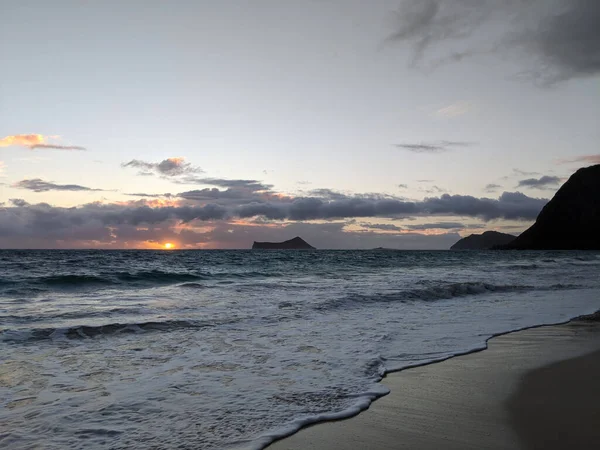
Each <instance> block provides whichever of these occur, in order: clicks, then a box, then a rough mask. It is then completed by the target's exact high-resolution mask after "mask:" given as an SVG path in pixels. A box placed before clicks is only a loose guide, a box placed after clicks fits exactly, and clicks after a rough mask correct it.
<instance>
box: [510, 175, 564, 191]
mask: <svg viewBox="0 0 600 450" xmlns="http://www.w3.org/2000/svg"><path fill="white" fill-rule="evenodd" d="M560 182H561V179H560V178H559V177H552V176H548V175H544V176H543V177H540V178H527V179H525V180H521V181H519V184H518V186H517V187H527V188H534V189H546V188H548V187H549V186H556V185H558V184H560Z"/></svg>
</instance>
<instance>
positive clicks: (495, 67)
mask: <svg viewBox="0 0 600 450" xmlns="http://www.w3.org/2000/svg"><path fill="white" fill-rule="evenodd" d="M0 15H1V16H2V18H3V19H2V27H0V61H2V64H1V65H0V248H164V246H165V244H166V243H172V244H174V247H175V248H249V247H250V246H251V245H252V242H253V241H255V240H256V241H264V240H267V241H280V240H285V239H290V238H292V237H295V236H297V235H299V236H301V237H303V238H304V239H305V240H307V241H308V242H309V243H311V244H312V245H314V246H316V247H318V248H373V247H390V248H400V249H445V248H448V247H450V246H451V245H452V244H453V243H454V242H455V241H457V240H458V239H460V237H461V236H465V235H468V234H471V233H479V232H482V231H485V230H497V231H502V232H507V233H512V234H518V233H520V232H522V231H523V230H525V229H526V228H528V227H529V226H530V225H531V224H532V223H533V221H534V220H535V218H536V216H537V214H538V213H539V211H540V210H541V208H542V207H543V206H544V204H545V203H546V202H547V201H548V199H550V198H552V196H553V194H554V193H555V192H556V190H557V189H558V188H559V187H560V186H561V184H562V183H564V182H565V181H566V179H568V177H569V176H570V175H571V174H572V173H573V172H574V171H575V170H576V169H578V168H579V167H584V166H589V165H592V164H598V163H600V151H599V149H598V142H600V127H598V118H599V117H600V2H592V1H588V0H506V1H504V2H498V1H495V0H404V1H402V0H373V1H371V2H364V1H362V0H304V1H291V0H290V1H280V0H245V1H242V0H229V1H221V2H214V1H208V0H206V1H201V0H195V1H191V0H190V1H187V0H177V1H157V0H122V1H116V0H106V1H104V2H94V1H82V0H72V1H71V0H54V1H52V2H48V1H45V0H21V1H19V2H14V1H9V0H0Z"/></svg>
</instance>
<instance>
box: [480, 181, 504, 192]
mask: <svg viewBox="0 0 600 450" xmlns="http://www.w3.org/2000/svg"><path fill="white" fill-rule="evenodd" d="M484 189H485V191H486V192H496V191H497V190H498V189H502V186H500V185H499V184H494V183H490V184H487V185H486V186H485V188H484Z"/></svg>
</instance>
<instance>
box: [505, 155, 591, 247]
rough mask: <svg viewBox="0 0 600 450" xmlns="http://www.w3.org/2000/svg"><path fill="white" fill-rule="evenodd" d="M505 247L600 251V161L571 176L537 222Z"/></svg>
mask: <svg viewBox="0 0 600 450" xmlns="http://www.w3.org/2000/svg"><path fill="white" fill-rule="evenodd" d="M502 248H510V249H522V250H528V249H531V250H600V164H598V165H595V166H590V167H586V168H583V169H579V170H578V171H577V172H575V173H574V174H573V175H571V177H570V178H569V180H568V181H567V182H566V183H565V184H563V185H562V187H561V188H560V189H559V190H558V192H557V193H556V194H555V195H554V197H553V198H552V200H550V202H548V204H547V205H546V206H544V208H543V209H542V211H541V212H540V214H539V215H538V217H537V220H536V221H535V223H534V224H533V225H532V226H531V227H530V228H529V229H527V230H526V231H525V232H523V233H522V234H521V235H520V236H519V237H518V238H516V239H515V240H514V241H512V242H511V243H509V244H508V245H506V246H503V247H502Z"/></svg>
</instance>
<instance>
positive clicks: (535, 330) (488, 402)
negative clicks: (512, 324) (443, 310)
mask: <svg viewBox="0 0 600 450" xmlns="http://www.w3.org/2000/svg"><path fill="white" fill-rule="evenodd" d="M599 318H600V311H597V312H596V313H593V314H589V315H584V316H580V317H577V318H574V319H571V320H568V321H563V322H559V323H555V324H541V325H534V326H532V327H528V328H525V329H519V330H512V331H507V332H503V333H498V334H496V335H494V336H490V337H489V338H487V339H486V341H485V344H484V346H483V347H482V348H477V349H473V350H470V351H468V352H463V353H460V354H456V355H452V356H449V357H447V358H444V359H440V360H435V361H429V362H425V363H422V364H416V365H413V366H408V367H404V368H402V369H400V370H396V371H389V372H386V374H385V375H384V376H383V378H382V380H381V381H380V382H379V383H380V384H381V385H383V386H385V387H386V388H388V389H389V391H390V392H389V393H388V394H384V395H377V396H375V397H374V398H372V399H371V401H370V405H369V406H368V407H367V408H362V409H360V410H358V411H356V412H354V413H351V414H346V415H344V416H343V417H339V414H338V417H337V418H336V417H333V418H321V419H318V418H316V419H315V420H314V421H312V422H310V423H306V424H304V425H303V426H302V427H300V428H299V429H297V430H295V431H292V430H290V433H288V434H286V435H285V436H282V437H277V438H276V440H274V441H272V442H271V443H269V444H266V443H265V444H266V446H265V447H263V448H268V449H273V450H296V449H298V450H300V449H304V448H311V449H344V448H348V449H350V448H359V447H363V448H366V447H369V446H371V447H375V448H381V449H386V448H389V449H391V448H457V449H458V448H465V449H466V448H473V449H475V448H528V447H524V446H523V444H522V443H521V442H520V441H519V439H518V437H517V435H516V432H515V430H514V426H509V419H508V417H507V411H506V408H505V403H506V401H507V400H508V398H509V396H510V395H511V394H512V393H513V391H515V390H516V389H517V387H518V386H517V384H518V382H519V381H520V379H521V378H522V377H523V376H525V375H526V374H528V373H530V372H532V371H535V370H536V369H540V368H543V367H545V366H547V365H549V364H553V363H558V362H561V361H562V362H565V361H569V360H571V359H576V358H577V357H581V356H582V355H585V354H586V353H592V352H594V351H598V350H600V322H599ZM583 330H586V331H583ZM591 336H594V338H591ZM552 343H554V345H552ZM599 355H600V353H599ZM507 357H508V360H506V358H507ZM511 359H512V360H514V361H511ZM490 362H493V363H495V366H494V367H493V368H490V367H489V363H490ZM507 365H508V366H510V367H511V370H508V371H507V370H506V366H507ZM467 368H469V370H467ZM477 370H479V371H480V372H482V373H478V372H477ZM461 371H462V372H463V373H461ZM495 372H499V373H495ZM465 376H466V378H468V379H470V382H467V381H464V378H465ZM598 376H600V373H599V374H598ZM432 380H433V381H432ZM486 380H487V381H486ZM436 384H437V386H436ZM478 384H483V385H484V386H487V387H489V385H490V384H491V385H493V384H500V385H502V386H503V388H502V389H501V391H502V392H496V393H494V394H490V393H489V392H486V390H485V389H484V390H478V391H477V395H478V396H479V397H481V396H483V397H485V398H480V400H483V403H481V404H479V403H478V404H477V405H478V406H479V407H480V409H482V410H483V411H488V412H489V411H493V412H494V414H492V415H495V416H496V417H495V420H493V421H492V423H493V426H492V425H490V423H487V426H486V425H485V424H482V423H481V420H477V416H478V415H480V414H479V413H478V414H475V415H474V416H473V412H474V411H473V408H472V407H471V405H470V404H469V402H465V398H468V397H469V395H470V394H473V386H476V385H478ZM440 385H441V386H442V389H440ZM448 389H450V391H452V392H450V394H445V392H446V391H447V390H448ZM448 395H450V396H452V395H454V398H452V399H451V400H452V401H451V402H450V404H448V405H446V407H447V410H446V411H444V406H443V405H439V404H438V403H439V399H440V398H445V397H448ZM461 408H463V409H465V410H466V411H469V410H471V412H470V413H469V414H467V416H465V417H463V416H461V414H458V415H457V413H456V410H457V409H458V410H459V411H460V409H461ZM475 409H477V408H475ZM444 413H445V414H444ZM331 416H334V414H332V415H331ZM450 416H451V417H454V418H456V419H457V420H453V421H452V422H457V421H458V422H460V421H461V420H462V421H463V422H464V424H465V425H466V426H467V428H470V429H473V427H475V428H478V429H479V428H481V429H482V433H483V435H485V436H487V439H484V441H487V442H482V441H481V439H480V438H481V436H480V435H479V434H481V433H479V434H478V433H475V435H473V436H471V437H472V438H473V443H474V444H475V445H473V446H472V447H470V446H469V445H470V442H469V439H467V440H465V436H469V433H467V434H465V433H464V430H463V431H460V432H459V431H458V430H461V427H460V426H458V427H457V426H456V425H460V424H459V423H455V424H454V426H453V427H450V428H448V427H445V426H444V425H443V423H444V418H445V417H446V418H447V417H450ZM427 417H430V418H431V417H437V421H436V420H431V419H427ZM459 418H460V419H461V420H458V419H459ZM419 419H420V420H419ZM499 419H501V420H500V424H501V425H500V426H498V420H499ZM439 420H441V421H442V422H441V423H442V425H439V423H440V422H439ZM446 422H447V421H446ZM399 425H402V426H403V427H404V429H399ZM415 427H416V428H415ZM419 427H421V428H420V430H421V431H415V430H418V429H419ZM432 427H433V428H432ZM436 427H437V428H441V429H442V430H444V432H443V433H442V435H444V436H446V437H445V438H443V439H442V438H441V437H440V436H437V438H436V437H435V436H434V435H433V434H435V433H433V434H432V429H435V428H436ZM483 429H485V430H483ZM375 430H378V431H375ZM411 430H412V431H411ZM453 435H454V437H455V438H459V439H458V441H460V442H453V439H452V436H453ZM496 435H498V436H496ZM478 436H479V437H478ZM491 436H495V437H494V438H493V439H492V438H491ZM272 438H273V436H271V439H272ZM440 439H441V440H440ZM498 442H504V444H503V445H500V446H497V445H495V444H497V443H498ZM454 444H456V445H455V446H453V445H454Z"/></svg>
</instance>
